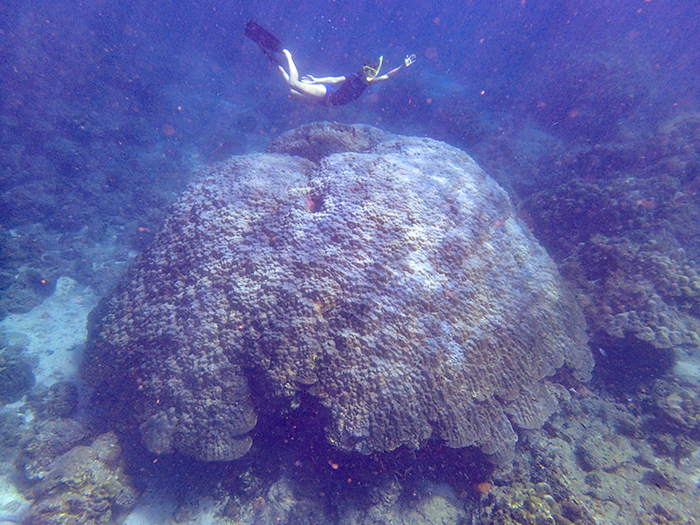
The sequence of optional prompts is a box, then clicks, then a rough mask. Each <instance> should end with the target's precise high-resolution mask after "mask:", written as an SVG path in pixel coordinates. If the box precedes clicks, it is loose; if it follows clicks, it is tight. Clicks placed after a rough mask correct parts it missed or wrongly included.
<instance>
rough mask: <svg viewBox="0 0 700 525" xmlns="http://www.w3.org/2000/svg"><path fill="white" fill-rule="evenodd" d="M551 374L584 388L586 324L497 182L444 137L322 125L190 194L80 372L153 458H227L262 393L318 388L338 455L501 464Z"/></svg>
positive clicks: (214, 175) (536, 410)
mask: <svg viewBox="0 0 700 525" xmlns="http://www.w3.org/2000/svg"><path fill="white" fill-rule="evenodd" d="M311 159H313V160H311ZM562 366H566V367H567V368H568V369H569V370H570V371H571V372H572V373H573V376H575V377H577V378H579V379H582V380H585V379H587V378H588V377H590V371H591V369H592V366H593V361H592V359H591V355H590V352H589V350H588V348H587V345H586V335H585V322H584V319H583V316H582V314H581V311H580V310H579V308H578V306H577V305H576V304H575V303H574V302H572V299H571V296H570V294H569V293H568V292H567V291H566V289H565V287H564V286H563V285H562V282H561V279H560V277H559V275H558V273H557V270H556V267H555V265H554V264H553V262H552V261H551V259H550V258H549V256H548V255H547V254H546V252H545V251H544V250H543V249H542V248H541V247H540V246H539V245H538V244H537V242H536V241H535V240H534V239H533V238H532V237H531V235H530V234H529V232H528V231H526V230H525V229H523V228H522V227H521V225H520V224H519V223H518V221H517V220H516V218H515V217H514V212H513V208H512V205H511V202H510V200H509V198H508V196H507V195H506V193H505V192H504V190H503V189H501V188H500V187H499V186H498V185H497V184H496V183H495V182H494V181H493V180H492V179H491V178H490V177H488V176H487V175H486V173H484V172H483V171H482V170H481V169H480V168H479V166H478V165H477V164H476V163H475V162H474V161H473V160H472V159H471V158H470V157H469V156H467V155H466V154H465V153H463V152H461V151H459V150H457V149H455V148H452V147H450V146H448V145H446V144H444V143H441V142H437V141H434V140H430V139H422V138H411V137H403V136H396V135H389V134H385V133H383V132H381V131H379V130H377V129H374V128H370V127H366V126H347V125H339V124H328V123H321V124H313V125H308V126H304V127H302V128H299V129H297V130H294V131H292V132H289V133H287V134H285V135H283V136H282V137H281V138H280V139H278V140H277V141H276V142H275V143H273V145H272V146H271V148H270V152H269V153H265V154H255V155H248V156H241V157H234V158H232V159H231V160H229V161H227V162H223V163H221V164H217V165H215V166H213V167H210V168H209V169H207V170H206V171H205V172H204V173H203V174H202V175H201V177H200V178H199V179H198V180H197V181H195V182H194V183H193V184H192V185H191V186H190V187H189V189H188V190H187V191H186V192H185V193H184V194H183V195H182V196H181V198H180V199H179V201H178V202H177V203H176V205H175V206H174V208H173V210H172V212H171V213H170V215H169V218H168V219H167V220H166V222H165V224H164V225H163V228H162V231H161V232H160V233H159V235H158V236H157V239H156V241H155V243H154V244H153V246H152V247H151V248H150V249H149V250H147V251H146V252H145V253H144V254H143V256H142V257H141V258H140V260H139V261H138V262H137V263H136V264H135V265H134V267H133V268H132V269H131V271H130V273H129V274H128V276H127V278H126V281H125V283H124V285H123V286H122V287H121V288H120V289H119V290H117V291H116V292H115V293H113V294H112V295H111V296H110V297H108V298H106V299H105V300H104V301H103V302H102V304H101V306H100V307H99V308H98V309H97V310H96V311H95V312H94V315H93V318H92V321H91V327H90V337H89V342H88V348H87V353H86V360H85V363H84V369H83V374H84V377H85V378H86V379H87V380H88V381H89V382H90V384H91V385H92V386H93V387H94V389H95V392H96V395H97V399H103V400H109V401H110V402H112V403H113V407H117V406H119V407H121V409H120V410H117V409H116V408H113V409H112V410H111V413H112V414H116V415H115V416H114V417H118V418H120V419H121V420H122V423H123V422H124V421H127V422H128V421H134V420H135V422H136V423H138V425H139V428H140V432H141V435H142V438H143V441H144V443H145V444H146V446H147V447H148V448H149V449H150V450H152V451H154V452H163V453H167V452H172V451H179V452H182V453H185V454H189V455H193V456H195V457H196V458H199V459H203V460H228V459H233V458H237V457H239V456H241V455H243V454H245V453H246V451H247V450H248V448H249V447H250V444H251V443H250V437H249V432H250V430H251V429H252V428H253V427H254V426H255V424H256V414H257V412H259V408H260V407H262V406H263V405H265V406H268V403H269V399H268V398H270V397H277V399H279V400H282V401H284V402H289V403H290V404H291V405H292V406H294V405H295V404H296V402H298V401H299V400H300V399H310V397H309V396H315V398H316V399H318V400H319V401H320V403H321V404H322V405H324V406H325V407H327V409H328V411H329V415H330V420H331V421H332V424H331V425H329V426H328V429H327V438H328V439H329V440H330V442H331V443H333V444H334V445H335V446H337V447H338V448H340V449H344V450H356V451H359V452H362V453H370V452H372V451H388V450H392V449H395V448H396V447H399V446H400V445H406V446H409V447H415V448H417V447H420V446H421V445H422V444H423V443H425V442H426V441H427V440H428V439H429V438H431V437H433V438H436V439H438V440H443V441H444V442H445V443H446V444H447V445H449V446H451V447H464V446H468V445H476V446H479V447H480V448H481V449H482V450H483V451H484V452H485V453H487V454H494V455H495V456H494V457H495V458H498V459H504V458H507V457H508V455H509V454H510V453H511V452H512V448H513V446H514V443H515V442H516V440H517V436H516V433H515V431H514V429H513V426H512V424H511V423H514V424H515V425H518V426H521V427H524V428H538V427H539V426H541V425H542V423H543V422H544V420H545V419H546V418H547V417H548V416H549V415H550V414H551V413H552V411H553V410H555V408H556V397H557V396H558V395H559V393H560V392H561V391H562V390H563V389H562V387H561V386H559V385H557V384H555V383H553V382H552V381H551V376H552V375H553V374H554V373H555V372H556V371H557V369H559V368H560V367H562ZM301 392H305V393H306V395H304V396H301V395H300V393H301ZM125 407H127V408H125ZM124 410H127V412H124Z"/></svg>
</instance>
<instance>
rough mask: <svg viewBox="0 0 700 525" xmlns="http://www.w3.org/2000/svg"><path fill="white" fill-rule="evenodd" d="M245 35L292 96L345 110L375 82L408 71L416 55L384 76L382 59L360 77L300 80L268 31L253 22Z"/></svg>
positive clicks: (293, 66) (285, 54) (308, 77)
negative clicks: (283, 60) (271, 64)
mask: <svg viewBox="0 0 700 525" xmlns="http://www.w3.org/2000/svg"><path fill="white" fill-rule="evenodd" d="M245 35H246V36H247V37H248V38H250V39H251V40H253V41H254V42H256V43H257V44H258V45H259V46H260V49H262V51H263V53H265V54H266V55H267V56H268V58H269V59H270V60H271V61H273V62H274V63H276V64H277V65H278V67H279V70H280V72H281V73H282V77H283V78H284V80H285V82H286V83H287V86H289V91H290V93H291V94H292V95H293V96H294V97H296V98H297V99H299V100H300V101H302V102H306V103H308V104H320V105H322V106H342V105H345V104H349V103H350V102H352V101H353V100H355V99H357V98H359V97H360V95H362V93H364V91H365V89H367V87H369V85H370V84H371V83H373V82H382V81H384V80H388V79H389V78H391V77H392V76H393V75H394V74H396V73H397V72H398V71H399V70H401V69H403V68H404V67H408V66H410V65H411V64H413V62H415V60H416V55H409V56H407V57H406V58H405V59H404V63H403V64H402V65H400V66H399V67H396V68H394V69H392V70H391V71H389V72H388V73H384V74H383V75H380V74H379V71H380V69H381V67H382V62H383V61H384V57H380V58H379V64H377V65H376V66H373V65H369V64H365V66H364V67H362V69H360V70H359V71H358V72H357V73H350V74H348V75H344V76H340V77H322V78H315V77H313V76H311V75H306V76H304V77H302V78H301V79H299V71H298V70H297V67H296V65H295V64H294V60H293V59H292V54H291V53H290V52H289V51H288V50H287V49H285V48H284V46H283V45H282V43H281V42H280V41H279V40H278V39H277V38H276V37H275V36H274V35H273V34H272V33H270V32H269V31H267V30H266V29H264V28H263V27H261V26H260V25H258V24H257V23H256V22H254V21H253V20H249V21H248V23H247V24H246V29H245ZM276 53H282V54H283V55H284V56H285V58H286V59H287V69H288V70H289V71H287V70H285V69H284V67H282V65H281V64H280V63H279V59H278V58H277V55H276Z"/></svg>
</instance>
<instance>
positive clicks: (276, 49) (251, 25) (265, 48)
mask: <svg viewBox="0 0 700 525" xmlns="http://www.w3.org/2000/svg"><path fill="white" fill-rule="evenodd" d="M245 36H247V37H248V38H250V39H251V40H252V41H253V42H255V43H256V44H258V45H259V46H260V49H262V52H263V53H265V54H266V55H267V58H269V59H270V60H272V61H273V62H274V63H275V64H279V62H280V61H279V59H278V58H277V56H276V55H275V53H281V52H282V50H283V49H284V46H283V45H282V42H280V41H279V40H277V37H276V36H275V35H273V34H272V33H270V32H269V31H268V30H267V29H265V28H264V27H262V26H260V25H259V24H258V23H257V22H255V21H254V20H248V22H247V23H246V25H245Z"/></svg>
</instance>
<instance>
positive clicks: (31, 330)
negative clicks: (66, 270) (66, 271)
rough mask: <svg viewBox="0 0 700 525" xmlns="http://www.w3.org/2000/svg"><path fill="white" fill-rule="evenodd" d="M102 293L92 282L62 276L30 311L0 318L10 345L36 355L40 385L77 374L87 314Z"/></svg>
mask: <svg viewBox="0 0 700 525" xmlns="http://www.w3.org/2000/svg"><path fill="white" fill-rule="evenodd" d="M98 300H99V297H98V296H97V295H96V294H95V293H94V292H93V291H92V289H91V288H90V287H88V286H82V285H80V284H78V283H77V282H76V281H74V280H73V279H71V278H69V277H60V278H59V279H58V281H57V283H56V291H55V292H54V293H53V295H51V296H50V297H47V298H46V299H45V300H44V302H42V303H41V304H40V305H39V306H37V307H35V308H33V309H32V310H31V311H30V312H28V313H26V314H11V315H8V316H7V317H6V318H5V319H4V320H3V321H1V322H0V333H2V335H3V337H4V339H5V340H6V341H7V344H8V345H9V346H22V347H26V350H25V352H26V355H27V356H28V357H30V358H31V357H34V358H36V359H37V361H38V365H37V367H36V368H34V375H35V376H36V382H37V385H40V386H44V387H47V386H51V385H52V384H54V383H56V382H58V381H62V380H67V379H74V378H77V375H78V366H79V364H80V358H81V356H82V347H83V345H84V343H85V339H86V338H87V316H88V314H89V313H90V311H91V310H92V309H93V308H94V307H95V306H96V305H97V302H98Z"/></svg>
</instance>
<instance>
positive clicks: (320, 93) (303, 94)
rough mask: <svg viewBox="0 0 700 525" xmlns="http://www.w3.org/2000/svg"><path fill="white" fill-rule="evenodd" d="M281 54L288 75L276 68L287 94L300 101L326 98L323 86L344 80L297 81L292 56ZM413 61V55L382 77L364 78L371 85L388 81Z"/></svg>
mask: <svg viewBox="0 0 700 525" xmlns="http://www.w3.org/2000/svg"><path fill="white" fill-rule="evenodd" d="M282 53H284V56H285V57H287V67H288V68H289V73H287V71H285V69H284V68H283V67H282V66H278V67H279V68H280V72H281V73H282V77H284V81H285V82H286V83H287V86H289V92H290V93H291V94H292V95H293V96H295V97H297V98H299V99H301V100H302V101H306V102H315V101H317V100H319V99H321V98H323V97H325V96H326V93H327V92H328V90H327V88H326V86H325V85H324V84H328V85H332V84H342V83H343V82H345V80H346V79H345V77H321V78H316V77H313V76H311V75H306V76H304V77H302V78H301V79H299V71H298V70H297V66H296V65H295V64H294V60H293V59H292V54H291V53H290V52H289V51H288V50H287V49H283V50H282ZM415 61H416V56H415V55H410V56H407V57H406V58H405V59H404V63H403V64H402V65H400V66H399V67H397V68H394V69H392V70H391V71H389V72H388V73H384V74H383V75H379V76H374V77H372V76H368V77H366V78H367V81H368V82H370V83H373V82H382V81H384V80H389V78H391V77H392V76H394V75H395V74H396V73H397V72H398V71H399V70H400V69H403V68H404V67H408V66H410V65H411V64H413V62H415Z"/></svg>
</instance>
